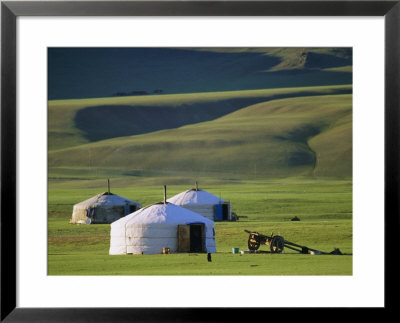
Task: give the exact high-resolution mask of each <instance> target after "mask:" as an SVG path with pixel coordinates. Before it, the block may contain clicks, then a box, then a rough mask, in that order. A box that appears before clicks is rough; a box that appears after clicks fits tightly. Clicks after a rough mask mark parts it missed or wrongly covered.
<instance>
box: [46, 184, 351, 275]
mask: <svg viewBox="0 0 400 323" xmlns="http://www.w3.org/2000/svg"><path fill="white" fill-rule="evenodd" d="M68 184H69V185H70V183H68ZM69 185H65V183H57V184H54V183H50V184H49V210H52V211H51V212H50V214H49V223H48V254H49V263H48V273H49V274H50V275H351V274H352V256H350V255H343V256H332V255H299V254H296V253H295V252H294V251H291V250H289V249H287V250H285V251H284V253H283V254H280V255H276V254H251V255H250V254H244V255H238V254H232V248H233V247H239V248H240V250H247V238H248V234H247V233H245V232H244V230H254V231H258V232H260V233H263V234H268V235H269V234H270V233H271V232H274V233H275V234H278V233H280V234H281V235H282V236H283V237H284V238H285V239H286V240H289V241H292V242H295V243H298V244H301V245H306V246H308V247H310V248H315V249H317V250H321V251H325V252H330V251H332V250H333V248H339V249H340V250H341V251H342V252H343V253H349V254H350V253H352V185H351V181H350V180H318V179H316V180H310V179H306V178H303V179H301V178H298V179H284V180H276V181H272V180H271V181H242V182H229V181H227V182H226V183H224V184H222V183H220V184H217V185H207V187H206V189H207V190H208V191H210V192H213V193H214V194H216V195H219V193H220V194H221V197H222V198H224V199H229V200H230V201H231V202H232V208H233V211H234V212H236V213H237V214H238V215H242V216H247V217H248V218H242V219H240V220H239V221H237V222H217V223H216V224H215V232H216V245H217V254H214V255H213V256H212V259H213V261H212V262H211V263H208V262H207V259H206V256H205V254H171V255H144V256H141V255H131V256H109V255H108V249H109V240H110V237H109V234H110V225H108V224H104V225H101V224H100V225H71V224H68V221H69V219H70V217H71V213H72V205H73V204H74V203H77V202H79V201H80V200H82V199H85V198H88V197H91V196H92V195H94V194H96V193H97V192H99V190H101V188H100V187H93V188H91V189H86V188H85V189H84V188H81V189H71V188H64V187H68V186H69ZM75 185H78V183H75ZM83 186H86V185H85V184H83ZM188 187H191V186H190V185H170V186H168V196H172V195H174V194H176V193H179V192H181V191H183V190H185V189H187V188H188ZM113 191H114V192H115V193H116V194H119V195H122V196H125V197H128V198H132V199H134V200H137V201H140V202H142V203H143V204H144V205H147V204H151V203H154V202H158V201H160V200H161V199H162V187H161V186H144V187H143V186H141V185H138V186H135V185H134V184H133V185H132V184H131V185H127V186H126V187H121V188H118V189H117V188H115V190H113ZM295 215H297V216H298V217H299V218H300V219H301V221H299V222H292V221H290V219H291V218H292V217H293V216H295ZM260 250H264V251H268V247H267V246H261V247H260Z"/></svg>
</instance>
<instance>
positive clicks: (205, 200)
mask: <svg viewBox="0 0 400 323" xmlns="http://www.w3.org/2000/svg"><path fill="white" fill-rule="evenodd" d="M167 201H168V202H170V203H173V204H176V205H194V204H218V203H221V202H222V203H224V202H227V201H225V200H223V199H221V198H219V197H218V196H215V195H213V194H211V193H209V192H207V191H203V190H196V189H191V190H187V191H186V192H182V193H179V194H177V195H175V196H173V197H171V198H170V199H168V200H167Z"/></svg>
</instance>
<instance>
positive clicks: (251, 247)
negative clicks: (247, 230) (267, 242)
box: [247, 233, 260, 250]
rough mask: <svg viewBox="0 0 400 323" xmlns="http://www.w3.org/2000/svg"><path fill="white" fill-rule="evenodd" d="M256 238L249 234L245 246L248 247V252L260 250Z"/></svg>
mask: <svg viewBox="0 0 400 323" xmlns="http://www.w3.org/2000/svg"><path fill="white" fill-rule="evenodd" d="M257 238H258V236H256V235H254V234H252V233H251V234H250V236H249V240H248V241H247V246H248V247H249V250H258V248H260V242H259V241H258V239H257Z"/></svg>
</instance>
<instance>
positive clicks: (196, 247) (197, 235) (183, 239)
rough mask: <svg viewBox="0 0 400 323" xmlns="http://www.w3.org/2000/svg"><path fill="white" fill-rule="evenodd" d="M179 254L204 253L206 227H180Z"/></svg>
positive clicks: (194, 225) (199, 224) (192, 225)
mask: <svg viewBox="0 0 400 323" xmlns="http://www.w3.org/2000/svg"><path fill="white" fill-rule="evenodd" d="M178 252H204V225H203V224H202V223H196V224H188V225H178Z"/></svg>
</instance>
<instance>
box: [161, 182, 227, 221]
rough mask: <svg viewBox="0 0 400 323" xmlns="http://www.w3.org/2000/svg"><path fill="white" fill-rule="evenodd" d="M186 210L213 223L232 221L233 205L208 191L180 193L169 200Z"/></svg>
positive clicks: (196, 190)
mask: <svg viewBox="0 0 400 323" xmlns="http://www.w3.org/2000/svg"><path fill="white" fill-rule="evenodd" d="M167 202H169V203H173V204H175V205H179V206H182V207H184V208H185V209H188V210H191V211H193V212H196V213H198V214H200V215H202V216H204V217H206V218H208V219H210V220H213V221H231V220H232V211H231V209H232V205H231V203H230V202H229V201H225V200H223V199H221V198H219V197H217V196H215V195H213V194H211V193H209V192H207V191H203V190H200V189H198V187H197V183H196V188H193V189H190V190H188V191H186V192H182V193H179V194H177V195H175V196H173V197H171V198H170V199H168V200H167Z"/></svg>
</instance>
